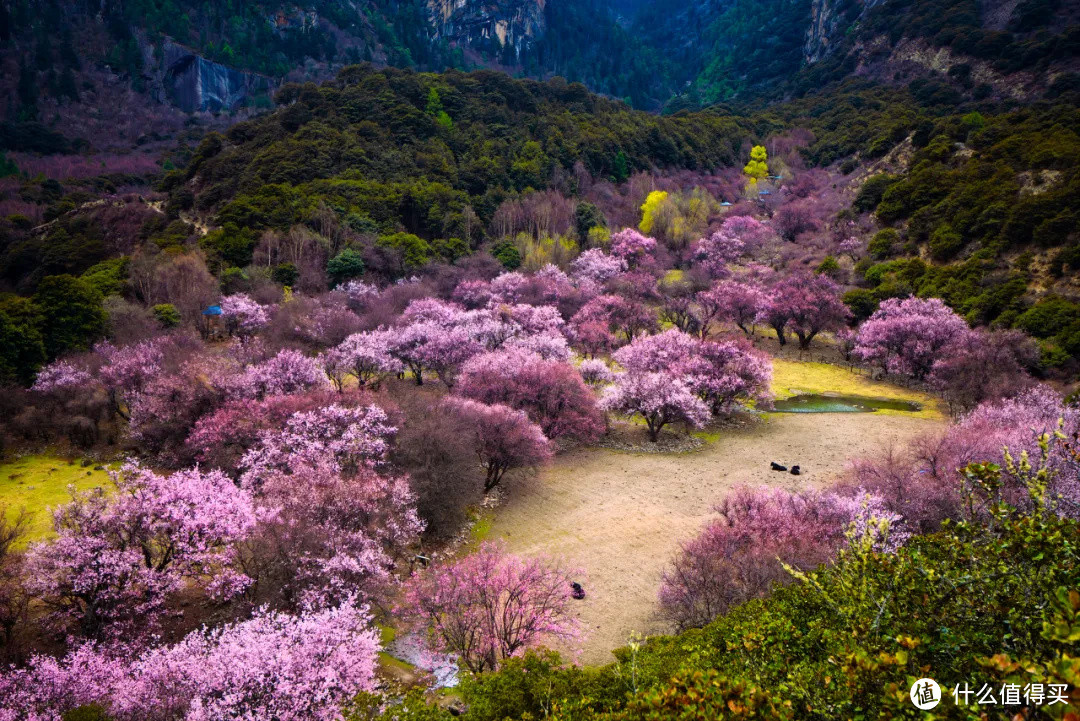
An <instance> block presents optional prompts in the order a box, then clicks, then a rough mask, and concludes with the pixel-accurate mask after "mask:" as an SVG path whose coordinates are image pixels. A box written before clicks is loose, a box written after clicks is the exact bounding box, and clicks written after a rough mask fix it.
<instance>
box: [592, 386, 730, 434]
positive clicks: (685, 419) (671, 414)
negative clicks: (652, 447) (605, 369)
mask: <svg viewBox="0 0 1080 721" xmlns="http://www.w3.org/2000/svg"><path fill="white" fill-rule="evenodd" d="M600 404H601V406H602V407H603V408H604V409H605V410H608V411H613V412H616V413H622V414H625V415H628V416H635V415H637V416H641V417H642V418H643V419H644V420H645V425H646V426H647V427H648V429H649V440H651V441H653V442H656V441H657V440H658V438H659V434H660V431H661V430H662V429H663V427H664V426H666V425H667V424H668V423H673V422H682V423H686V424H688V425H692V426H694V427H696V428H701V427H702V426H704V425H705V424H706V423H707V422H708V421H709V407H708V406H707V405H705V402H704V401H702V400H701V399H700V398H698V397H697V396H696V395H694V392H693V391H692V390H690V386H689V385H688V384H687V383H686V382H685V381H684V380H683V379H682V378H679V377H677V376H674V375H672V374H669V373H641V372H634V373H624V374H622V375H620V376H619V377H618V379H617V380H616V381H615V383H613V384H612V385H610V386H608V387H607V388H605V389H604V395H603V397H602V399H601V401H600Z"/></svg>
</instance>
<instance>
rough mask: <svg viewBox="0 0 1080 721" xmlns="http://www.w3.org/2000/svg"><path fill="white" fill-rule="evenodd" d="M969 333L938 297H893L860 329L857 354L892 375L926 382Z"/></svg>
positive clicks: (961, 319) (958, 317) (964, 323)
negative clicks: (940, 361)
mask: <svg viewBox="0 0 1080 721" xmlns="http://www.w3.org/2000/svg"><path fill="white" fill-rule="evenodd" d="M969 332H970V328H968V324H967V323H966V322H965V321H964V319H963V318H961V317H960V316H958V315H956V313H954V312H952V310H950V309H949V307H948V306H946V305H945V304H944V303H943V302H942V301H941V300H940V299H938V298H929V299H926V300H923V299H921V298H904V299H900V298H890V299H888V300H886V301H884V302H882V304H881V305H880V306H879V307H878V309H877V310H876V311H874V314H873V315H872V316H870V318H869V319H867V321H866V322H865V323H863V324H862V326H861V327H860V328H859V335H858V338H857V342H856V346H855V350H854V355H855V356H856V357H857V358H859V359H861V360H863V361H864V362H868V363H873V364H876V365H880V366H881V367H883V368H884V369H885V370H887V371H888V372H889V373H896V374H898V375H906V376H911V377H912V378H915V379H916V380H923V379H925V378H926V377H927V376H928V375H929V374H930V371H931V369H932V368H933V366H934V363H935V362H936V361H937V360H939V359H940V358H941V357H942V356H943V355H944V354H945V352H946V350H947V349H948V348H949V347H950V346H952V345H953V344H955V343H957V342H959V341H960V340H961V339H962V338H963V337H964V336H965V335H966V334H967V333H969Z"/></svg>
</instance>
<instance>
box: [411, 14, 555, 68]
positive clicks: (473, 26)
mask: <svg viewBox="0 0 1080 721" xmlns="http://www.w3.org/2000/svg"><path fill="white" fill-rule="evenodd" d="M546 2H547V0H501V2H494V1H492V0H428V10H429V12H430V16H431V25H432V27H433V28H434V30H435V37H436V39H442V40H445V41H447V42H448V43H449V44H450V45H452V46H454V47H460V48H479V49H491V50H494V49H497V50H500V51H506V50H507V49H510V50H511V51H512V53H513V59H514V60H515V61H518V60H520V59H521V56H522V53H523V52H524V51H525V50H526V49H527V48H528V47H529V46H530V45H531V44H532V43H534V42H536V41H537V40H538V39H539V38H540V37H541V36H542V35H543V34H544V30H545V22H544V6H545V4H546Z"/></svg>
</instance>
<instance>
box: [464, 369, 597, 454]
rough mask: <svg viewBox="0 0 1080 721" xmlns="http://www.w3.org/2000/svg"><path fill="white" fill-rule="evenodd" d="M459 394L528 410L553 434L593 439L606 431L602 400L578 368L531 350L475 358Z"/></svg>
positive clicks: (555, 436) (467, 370)
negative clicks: (590, 387)
mask: <svg viewBox="0 0 1080 721" xmlns="http://www.w3.org/2000/svg"><path fill="white" fill-rule="evenodd" d="M454 392H455V394H457V395H460V396H462V397H465V398H471V399H472V400H475V401H480V402H481V403H487V404H496V403H500V404H503V405H506V406H509V407H511V408H515V409H517V410H522V411H525V413H526V414H527V415H528V416H529V418H530V419H531V420H532V421H533V422H534V423H536V424H537V425H539V426H540V428H541V429H542V430H543V432H544V435H546V436H547V437H548V438H552V439H555V438H561V437H566V438H574V439H577V440H580V441H583V442H586V443H588V442H593V441H595V440H597V439H598V438H599V437H600V436H601V435H603V433H604V419H603V414H602V413H600V411H599V409H598V408H597V405H596V398H595V397H594V395H593V393H592V391H590V390H589V388H588V387H587V386H586V385H585V383H584V382H583V381H582V380H581V376H580V375H579V374H578V372H577V371H576V370H575V369H574V367H573V366H572V365H570V364H569V363H566V362H561V361H554V360H544V359H543V358H541V357H540V356H538V355H535V354H533V353H530V352H528V351H523V350H520V349H513V348H511V349H507V350H502V351H496V352H492V353H483V354H481V355H478V356H476V357H474V358H472V359H470V360H469V361H468V362H467V363H466V364H465V365H464V366H463V367H462V370H461V376H460V379H459V382H458V384H457V386H455V388H454Z"/></svg>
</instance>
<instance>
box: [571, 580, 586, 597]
mask: <svg viewBox="0 0 1080 721" xmlns="http://www.w3.org/2000/svg"><path fill="white" fill-rule="evenodd" d="M570 596H571V597H573V598H576V599H577V600H579V601H580V600H581V599H583V598H585V589H584V588H582V587H581V584H580V583H578V582H577V581H574V582H573V583H571V584H570Z"/></svg>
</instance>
